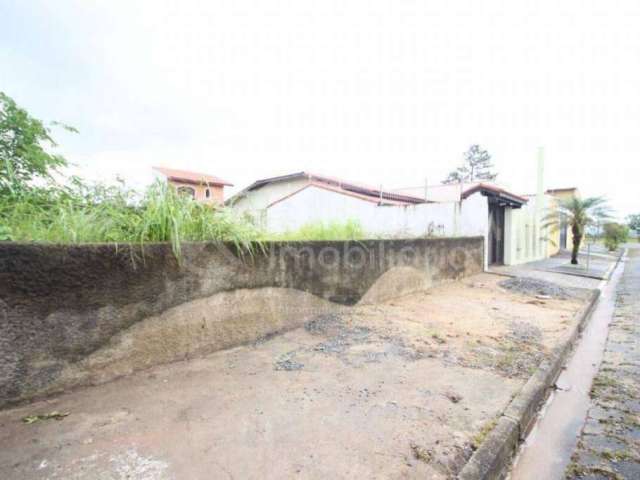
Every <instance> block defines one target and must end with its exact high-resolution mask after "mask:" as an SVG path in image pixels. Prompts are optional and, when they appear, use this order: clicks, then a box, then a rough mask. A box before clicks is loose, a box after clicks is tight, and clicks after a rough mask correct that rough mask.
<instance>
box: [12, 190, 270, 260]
mask: <svg viewBox="0 0 640 480" xmlns="http://www.w3.org/2000/svg"><path fill="white" fill-rule="evenodd" d="M0 235H1V236H2V238H0V240H14V241H22V242H43V243H56V244H79V243H104V242H108V243H139V244H142V245H144V244H145V243H149V242H170V243H171V246H172V249H173V252H174V254H175V256H176V258H178V259H179V260H180V259H181V253H182V243H183V242H185V241H229V242H232V243H233V244H235V245H236V247H237V248H238V249H239V250H240V251H242V252H250V253H252V252H253V250H254V249H255V248H256V246H259V245H260V238H261V237H262V234H261V232H260V231H259V230H258V229H257V228H255V227H254V225H253V224H252V223H251V222H249V221H248V220H247V219H244V218H241V217H239V216H237V215H235V214H234V213H233V212H230V211H229V210H227V209H225V208H222V207H215V208H212V207H211V206H208V205H204V204H201V203H198V202H196V201H194V200H192V199H191V198H188V197H186V196H184V195H180V194H179V193H177V192H176V191H175V189H174V188H171V187H170V186H168V185H166V184H164V183H162V182H158V183H155V184H153V185H152V186H150V187H149V188H148V189H147V190H146V191H145V192H144V194H142V195H139V194H137V193H136V192H135V191H133V190H130V189H127V188H125V187H124V185H119V186H111V187H106V186H101V185H97V186H92V187H87V186H86V185H84V184H81V183H79V182H78V183H76V184H74V185H72V187H69V188H65V189H61V188H54V189H29V190H25V191H22V192H19V193H15V194H12V195H5V196H1V197H0Z"/></svg>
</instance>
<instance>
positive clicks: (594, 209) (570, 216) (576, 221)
mask: <svg viewBox="0 0 640 480" xmlns="http://www.w3.org/2000/svg"><path fill="white" fill-rule="evenodd" d="M609 217H610V209H609V207H608V206H607V201H606V200H605V199H604V198H602V197H589V198H585V199H581V198H577V197H571V198H567V199H562V200H559V202H558V208H557V210H554V211H552V212H549V213H547V215H545V217H544V219H543V220H544V224H543V226H544V227H553V228H556V229H559V228H560V227H563V226H564V225H567V226H568V227H569V228H571V236H572V239H573V248H572V250H571V263H572V264H574V265H577V264H578V252H579V251H580V244H581V243H582V239H583V238H584V234H585V229H586V228H587V227H588V226H591V225H596V224H597V223H598V222H599V221H602V220H605V219H607V218H609Z"/></svg>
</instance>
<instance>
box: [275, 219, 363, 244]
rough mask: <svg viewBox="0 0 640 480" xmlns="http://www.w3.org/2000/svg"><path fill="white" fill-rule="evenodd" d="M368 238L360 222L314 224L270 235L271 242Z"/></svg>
mask: <svg viewBox="0 0 640 480" xmlns="http://www.w3.org/2000/svg"><path fill="white" fill-rule="evenodd" d="M365 236H366V234H365V232H364V230H363V229H362V226H361V225H360V222H358V221H357V220H347V221H345V222H337V221H334V222H328V223H325V222H312V223H307V224H305V225H303V226H302V227H300V228H299V229H297V230H293V231H287V232H284V233H280V234H271V235H268V237H269V240H285V241H301V240H362V239H364V238H365Z"/></svg>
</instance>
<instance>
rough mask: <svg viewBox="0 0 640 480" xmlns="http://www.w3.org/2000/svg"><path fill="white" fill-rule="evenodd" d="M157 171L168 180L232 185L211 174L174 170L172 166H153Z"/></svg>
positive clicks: (198, 183)
mask: <svg viewBox="0 0 640 480" xmlns="http://www.w3.org/2000/svg"><path fill="white" fill-rule="evenodd" d="M153 169H154V170H155V171H157V172H160V173H161V174H162V175H164V176H165V177H167V178H168V179H169V180H175V181H177V182H184V183H192V184H196V185H201V184H206V185H228V186H230V187H232V186H233V184H232V183H229V182H227V181H226V180H223V179H221V178H219V177H214V176H213V175H207V174H206V173H198V172H189V171H187V170H176V169H174V168H165V167H153Z"/></svg>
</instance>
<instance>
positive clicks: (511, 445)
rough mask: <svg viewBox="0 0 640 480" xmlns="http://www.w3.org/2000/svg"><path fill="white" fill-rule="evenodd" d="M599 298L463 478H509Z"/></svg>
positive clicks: (483, 445)
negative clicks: (530, 430)
mask: <svg viewBox="0 0 640 480" xmlns="http://www.w3.org/2000/svg"><path fill="white" fill-rule="evenodd" d="M598 298H600V290H592V291H591V293H590V296H589V299H588V301H587V303H586V305H584V306H583V307H582V308H581V309H580V310H579V311H578V312H577V313H576V314H575V316H574V318H577V319H578V321H577V323H576V327H575V328H574V329H573V332H572V333H571V335H570V337H569V338H568V339H567V340H566V341H565V342H564V343H563V344H562V345H560V346H558V347H556V348H555V349H554V350H553V352H552V356H551V358H550V359H549V360H546V361H544V362H543V363H542V364H541V365H540V367H539V368H538V369H537V370H536V371H535V372H534V374H533V375H532V376H531V377H530V378H529V380H528V381H527V383H525V384H524V386H523V387H522V389H521V390H520V392H519V393H518V394H517V395H516V396H515V397H514V398H513V400H511V402H510V403H509V405H508V406H507V408H506V409H505V411H504V412H503V413H502V415H501V416H500V418H499V419H498V422H497V424H496V426H495V427H494V428H493V430H491V432H489V434H488V435H487V437H486V438H485V440H484V441H483V442H482V443H481V444H480V446H479V447H478V449H477V450H476V451H475V452H474V454H473V455H472V456H471V458H470V459H469V461H468V462H467V463H466V465H465V466H464V467H463V469H462V471H461V472H460V473H459V474H458V479H459V480H499V479H502V478H504V477H505V475H506V474H507V471H508V468H509V467H510V466H511V460H512V459H513V456H514V455H515V453H516V451H517V449H518V445H519V443H520V441H521V440H523V439H524V437H525V436H526V435H527V433H528V432H529V429H530V428H531V426H532V425H533V422H534V420H535V418H536V415H537V413H538V410H539V409H540V407H541V406H542V405H543V403H544V402H545V400H546V399H547V396H548V394H549V391H550V389H551V387H553V385H554V383H555V382H556V380H557V378H558V376H560V372H561V371H562V367H563V365H564V364H565V361H566V360H567V358H568V357H569V355H570V353H571V352H572V350H573V347H574V345H575V343H576V341H577V339H578V337H579V336H580V333H581V332H582V330H583V329H584V327H585V325H586V324H587V321H588V320H589V317H590V316H591V312H593V309H594V307H595V304H596V302H597V301H598Z"/></svg>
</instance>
